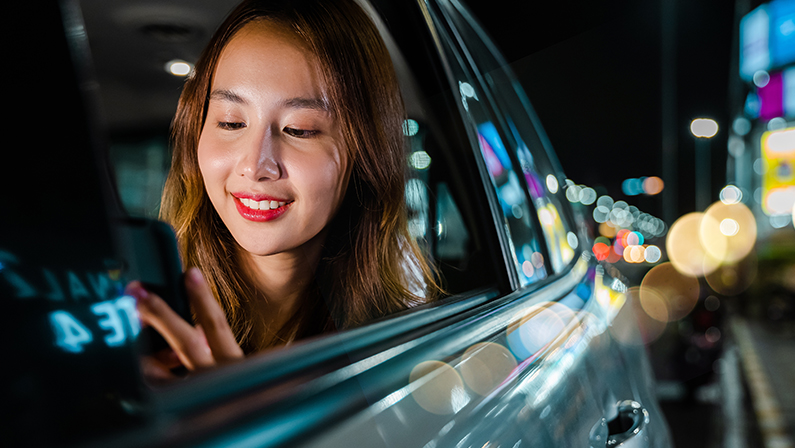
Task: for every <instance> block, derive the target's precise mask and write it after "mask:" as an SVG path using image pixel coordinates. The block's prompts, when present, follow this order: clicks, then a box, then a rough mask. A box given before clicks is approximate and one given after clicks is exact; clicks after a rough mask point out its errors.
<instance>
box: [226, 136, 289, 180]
mask: <svg viewBox="0 0 795 448" xmlns="http://www.w3.org/2000/svg"><path fill="white" fill-rule="evenodd" d="M278 145H279V142H278V139H277V138H274V136H273V132H271V131H266V132H263V133H262V134H261V135H258V136H252V139H251V141H249V142H246V144H245V148H243V151H242V154H241V156H240V159H239V161H238V169H237V172H238V174H239V175H241V176H244V177H247V178H249V179H251V180H252V181H255V182H259V181H263V180H276V179H279V178H280V177H282V167H281V164H280V163H279V157H278V155H279V154H278V153H279V148H278Z"/></svg>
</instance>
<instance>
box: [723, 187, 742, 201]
mask: <svg viewBox="0 0 795 448" xmlns="http://www.w3.org/2000/svg"><path fill="white" fill-rule="evenodd" d="M719 197H720V200H721V202H723V203H724V204H736V203H738V202H742V200H743V192H742V190H740V189H739V188H737V187H736V186H734V185H726V186H725V187H723V189H722V190H721V191H720V195H719Z"/></svg>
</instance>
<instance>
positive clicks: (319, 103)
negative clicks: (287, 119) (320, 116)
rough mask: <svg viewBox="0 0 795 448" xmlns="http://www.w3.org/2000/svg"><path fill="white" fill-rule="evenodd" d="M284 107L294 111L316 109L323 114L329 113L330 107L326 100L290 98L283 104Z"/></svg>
mask: <svg viewBox="0 0 795 448" xmlns="http://www.w3.org/2000/svg"><path fill="white" fill-rule="evenodd" d="M281 103H282V106H284V107H289V108H293V109H314V110H319V111H321V112H328V111H329V106H328V102H327V101H326V100H323V99H320V98H304V97H297V98H288V99H286V100H284V101H282V102H281Z"/></svg>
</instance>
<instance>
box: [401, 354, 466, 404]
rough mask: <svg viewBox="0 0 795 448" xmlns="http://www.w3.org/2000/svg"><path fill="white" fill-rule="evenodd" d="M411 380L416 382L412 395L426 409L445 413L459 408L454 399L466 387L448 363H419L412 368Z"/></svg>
mask: <svg viewBox="0 0 795 448" xmlns="http://www.w3.org/2000/svg"><path fill="white" fill-rule="evenodd" d="M409 382H410V383H411V384H412V385H415V384H416V386H415V387H416V388H415V389H414V390H413V391H412V392H411V396H412V397H413V398H414V401H416V402H417V404H418V405H420V407H422V408H423V409H425V410H426V411H428V412H431V413H433V414H438V415H445V414H452V413H454V412H455V411H456V410H457V409H456V407H457V406H454V403H453V400H454V399H456V398H457V395H460V392H461V391H462V390H463V389H464V382H463V380H462V379H461V377H460V376H459V375H458V372H457V371H456V370H455V369H454V368H452V367H450V366H449V365H447V364H446V363H443V362H441V361H425V362H421V363H419V364H417V365H416V366H415V367H414V368H413V369H412V370H411V374H410V375H409Z"/></svg>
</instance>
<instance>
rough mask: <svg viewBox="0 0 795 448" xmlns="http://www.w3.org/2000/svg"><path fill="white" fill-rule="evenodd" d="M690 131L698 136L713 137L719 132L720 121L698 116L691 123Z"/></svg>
mask: <svg viewBox="0 0 795 448" xmlns="http://www.w3.org/2000/svg"><path fill="white" fill-rule="evenodd" d="M690 132H692V133H693V135H695V136H696V137H701V138H712V137H714V136H715V134H717V133H718V123H717V122H716V121H715V120H713V119H711V118H696V119H695V120H693V122H692V123H690Z"/></svg>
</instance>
